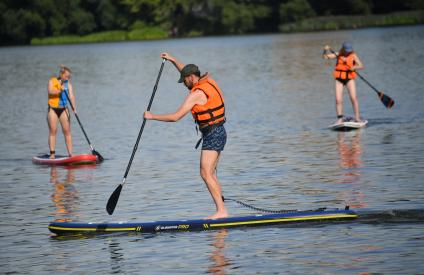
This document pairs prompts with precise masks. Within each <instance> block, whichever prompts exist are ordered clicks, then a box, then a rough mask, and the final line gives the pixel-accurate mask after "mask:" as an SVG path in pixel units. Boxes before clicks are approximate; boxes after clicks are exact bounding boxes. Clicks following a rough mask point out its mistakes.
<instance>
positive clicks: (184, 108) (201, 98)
mask: <svg viewBox="0 0 424 275" xmlns="http://www.w3.org/2000/svg"><path fill="white" fill-rule="evenodd" d="M206 102H207V97H206V95H205V93H203V92H202V91H200V90H197V91H195V92H193V93H190V94H189V95H188V96H187V97H186V99H185V100H184V102H183V104H181V106H180V107H179V108H178V110H177V111H175V112H174V113H171V114H162V115H155V114H152V113H151V112H148V111H146V112H144V118H145V119H150V120H159V121H165V122H176V121H178V120H180V119H181V118H183V117H184V116H185V115H186V114H187V113H188V112H190V110H191V109H192V108H193V106H194V105H196V104H199V105H203V104H205V103H206Z"/></svg>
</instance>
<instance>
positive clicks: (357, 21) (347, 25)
mask: <svg viewBox="0 0 424 275" xmlns="http://www.w3.org/2000/svg"><path fill="white" fill-rule="evenodd" d="M420 24H424V10H417V11H404V12H394V13H388V14H378V15H376V14H373V15H337V16H317V17H312V18H306V19H303V20H299V21H297V22H292V23H285V24H281V25H280V26H279V32H280V33H294V32H314V31H333V30H343V29H359V28H371V27H389V26H405V25H420ZM204 35H205V34H203V33H202V32H200V31H196V32H190V33H188V34H187V35H185V36H182V37H198V36H204ZM172 37H173V36H172V35H171V34H170V33H169V32H168V31H166V30H164V29H162V28H161V27H151V26H143V28H142V29H134V30H131V31H125V30H114V31H102V32H95V33H91V34H88V35H81V36H79V35H62V36H51V37H45V38H32V39H31V41H30V44H31V45H57V44H79V43H101V42H120V41H142V40H159V39H168V38H172Z"/></svg>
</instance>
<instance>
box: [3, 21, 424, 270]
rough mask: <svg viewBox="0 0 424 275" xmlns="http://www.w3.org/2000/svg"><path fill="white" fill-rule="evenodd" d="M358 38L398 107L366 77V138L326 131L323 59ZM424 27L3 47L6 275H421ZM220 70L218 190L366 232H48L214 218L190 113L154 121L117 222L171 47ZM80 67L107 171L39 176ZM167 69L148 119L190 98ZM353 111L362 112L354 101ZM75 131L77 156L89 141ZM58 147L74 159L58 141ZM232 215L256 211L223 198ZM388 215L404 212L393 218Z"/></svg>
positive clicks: (80, 86) (379, 83)
mask: <svg viewBox="0 0 424 275" xmlns="http://www.w3.org/2000/svg"><path fill="white" fill-rule="evenodd" d="M344 40H350V41H353V44H354V48H355V50H356V51H357V53H358V55H359V57H360V58H361V59H362V61H363V63H364V65H365V68H366V69H365V70H364V71H363V72H362V75H363V76H364V77H365V78H367V79H368V80H369V81H370V82H371V83H372V84H373V85H375V86H376V87H377V88H378V89H381V90H383V91H384V92H386V93H387V94H388V95H390V96H391V97H392V98H394V99H395V101H396V104H395V106H394V108H393V109H391V110H387V109H385V108H384V106H383V105H382V104H381V102H380V101H379V99H378V97H377V96H376V93H375V92H374V91H373V90H371V89H370V88H369V87H368V86H366V84H365V83H363V82H361V81H360V80H358V81H357V87H358V98H359V102H360V108H361V114H362V116H363V117H364V118H367V119H368V120H369V125H368V127H367V128H366V129H362V130H360V131H353V132H341V133H337V132H332V131H330V130H328V129H327V126H328V125H329V124H331V123H332V122H333V121H334V120H335V110H334V94H333V85H334V84H333V80H332V78H331V70H332V66H333V64H334V63H333V62H332V61H324V60H323V59H321V53H322V51H321V48H322V46H323V45H325V44H330V45H331V46H332V47H333V48H335V49H337V48H338V46H339V45H340V44H341V43H342V42H343V41H344ZM422 49H424V27H423V26H417V27H402V28H383V29H366V30H353V31H340V32H321V33H308V34H291V35H257V36H238V37H210V38H195V39H175V40H163V41H150V42H132V43H106V44H89V45H67V46H45V47H6V48H0V95H1V100H0V120H1V123H0V142H1V143H0V175H1V177H0V206H1V209H2V211H0V249H1V253H0V271H1V273H21V274H30V273H31V274H37V273H40V274H46V273H58V272H64V273H69V274H71V273H72V274H84V273H87V274H89V273H93V272H98V273H101V274H108V273H127V274H131V273H143V274H163V273H165V272H168V273H171V274H172V273H188V274H202V273H217V274H256V273H260V274H262V273H264V274H276V273H291V274H323V273H325V274H340V273H344V274H355V273H356V274H358V273H361V272H370V273H386V274H402V273H403V274H405V273H406V274H416V273H422V272H424V263H423V261H422V259H423V257H424V248H423V247H424V222H423V220H424V219H423V218H422V216H423V214H422V213H423V210H424V182H423V179H424V157H423V156H424V139H423V136H424V126H423V125H424V124H423V122H424V108H423V105H424V100H423V88H424V80H423V75H424V63H423V60H424V53H423V51H422ZM163 51H168V52H171V53H173V54H174V55H175V56H176V57H178V58H179V59H180V60H181V61H183V62H185V63H196V64H197V65H199V67H200V69H201V70H202V72H205V71H208V72H210V73H211V74H212V76H213V77H214V78H215V80H217V82H218V83H219V84H220V86H221V88H222V89H223V91H224V94H225V99H226V107H227V121H228V122H227V123H226V129H227V133H228V142H227V146H226V148H225V151H224V152H223V154H222V158H221V160H220V165H219V171H218V173H219V177H220V179H221V182H222V186H223V190H224V195H225V196H228V197H232V198H236V199H239V200H242V201H244V202H247V203H250V204H253V205H255V206H257V207H262V208H271V209H312V208H318V207H331V208H334V207H344V205H346V204H347V205H350V206H351V208H352V209H354V210H356V211H358V213H373V214H364V217H365V216H367V215H371V217H372V218H370V219H368V220H366V221H364V222H361V218H360V219H359V220H358V221H357V222H352V223H343V224H327V225H326V224H323V225H320V226H308V225H307V224H303V225H301V226H291V227H257V228H240V229H231V230H222V231H208V232H184V233H160V234H153V235H143V234H138V235H133V234H130V235H128V234H112V235H103V236H97V237H90V238H75V237H74V238H72V237H68V238H62V237H54V236H53V235H52V234H51V233H50V232H49V231H48V229H47V226H48V224H49V222H51V221H53V220H55V219H59V220H73V221H85V222H88V221H93V222H99V221H149V220H160V219H162V220H167V219H182V218H202V217H205V216H207V215H209V214H211V213H212V212H213V211H214V207H213V203H212V201H211V199H210V196H209V194H208V192H207V190H206V188H205V186H204V184H203V183H202V181H201V179H200V177H199V175H198V166H199V164H198V162H199V160H198V159H199V151H196V150H194V145H195V142H196V141H197V139H198V137H197V136H196V132H195V130H194V124H193V121H192V119H191V118H190V117H189V116H187V117H186V118H184V119H183V120H182V121H180V122H179V123H168V124H167V123H159V122H150V121H149V122H148V123H147V124H146V127H145V129H144V133H143V136H142V140H141V143H140V146H139V148H138V151H137V154H136V156H135V160H134V162H133V164H132V166H131V171H130V173H129V175H128V178H127V183H126V185H125V186H124V189H123V191H122V193H121V197H120V200H119V203H118V206H117V208H116V210H115V213H114V214H113V216H109V215H108V214H107V213H106V211H105V205H106V201H107V199H108V198H109V196H110V194H111V193H112V191H113V190H114V189H115V188H116V186H118V184H119V183H120V182H121V180H122V177H123V175H124V172H125V169H126V166H127V163H128V160H129V158H130V155H131V152H132V149H133V146H134V143H135V140H136V137H137V133H138V131H139V129H140V126H141V122H142V114H143V111H144V110H145V109H146V107H147V105H148V101H149V98H150V95H151V92H152V89H153V85H154V83H155V80H156V77H157V74H158V71H159V68H160V64H161V59H160V57H159V55H160V53H161V52H163ZM59 64H65V65H67V66H69V67H70V68H71V69H72V71H73V76H72V77H73V78H72V80H73V85H74V89H75V94H76V98H77V110H78V114H79V116H80V119H81V121H82V122H83V126H84V128H85V130H86V131H87V134H88V136H89V137H90V140H91V142H92V143H93V144H94V145H95V148H96V150H97V151H99V152H100V153H101V154H102V155H103V156H104V157H105V158H106V161H105V162H103V163H102V164H100V165H98V166H95V167H79V168H74V169H70V168H64V167H44V166H37V165H34V164H33V163H32V162H31V158H32V156H34V155H38V154H42V153H46V152H47V151H48V146H47V131H48V129H47V123H46V107H47V106H46V101H47V92H46V86H47V80H48V78H49V77H50V76H51V75H53V74H56V72H57V65H59ZM177 79H178V74H177V72H176V70H175V68H174V67H173V66H172V65H171V64H170V63H166V64H165V67H164V71H163V74H162V77H161V80H160V83H159V87H158V91H157V94H156V97H155V99H154V102H153V106H152V111H153V112H172V111H174V110H175V109H176V108H177V107H178V106H179V104H180V102H182V100H183V98H184V96H185V95H186V93H187V91H186V90H185V88H184V87H183V86H182V85H178V84H177V83H176V81H177ZM344 106H345V114H346V115H352V109H351V106H350V102H349V99H348V97H347V95H346V96H345V104H344ZM72 122H73V129H72V133H73V138H74V152H75V153H87V152H89V151H90V149H89V147H88V144H87V142H86V140H85V138H84V136H83V134H82V132H81V130H80V128H79V126H78V124H77V123H76V120H75V118H73V119H72ZM56 151H57V152H58V153H59V154H63V153H65V146H64V141H63V136H62V134H61V133H59V134H58V145H57V149H56ZM227 207H228V209H229V211H230V213H231V215H233V216H237V215H242V214H251V213H253V212H252V210H249V209H247V208H242V207H240V206H238V205H237V204H234V203H231V202H229V203H228V205H227ZM387 216H390V217H394V218H393V219H388V218H387Z"/></svg>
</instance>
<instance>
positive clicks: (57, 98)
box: [47, 77, 69, 108]
mask: <svg viewBox="0 0 424 275" xmlns="http://www.w3.org/2000/svg"><path fill="white" fill-rule="evenodd" d="M50 81H52V82H53V88H54V89H55V90H58V91H60V90H62V84H61V83H60V80H59V79H58V78H57V77H52V78H50ZM63 84H64V88H65V89H64V90H63V91H62V92H61V93H59V94H55V95H52V94H49V95H48V102H47V104H48V105H49V106H50V107H52V108H64V107H66V104H67V103H68V97H69V84H68V80H66V81H64V82H63ZM65 93H66V94H65Z"/></svg>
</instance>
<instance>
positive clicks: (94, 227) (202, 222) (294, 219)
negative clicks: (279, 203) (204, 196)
mask: <svg viewBox="0 0 424 275" xmlns="http://www.w3.org/2000/svg"><path fill="white" fill-rule="evenodd" d="M357 217H358V215H357V214H356V213H355V212H353V211H351V210H348V207H346V209H345V210H340V209H333V210H325V209H324V208H321V209H317V210H309V211H296V210H293V211H289V212H287V213H277V214H259V215H253V216H242V217H231V218H223V219H214V220H212V219H197V220H176V221H151V222H118V223H107V222H105V223H83V222H52V223H50V225H49V230H50V231H51V232H53V233H55V234H57V235H64V234H104V233H112V232H140V233H155V232H161V231H202V230H213V229H220V228H232V227H241V226H259V225H277V224H288V223H299V222H325V221H328V222H329V221H343V220H350V219H355V218H357Z"/></svg>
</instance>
